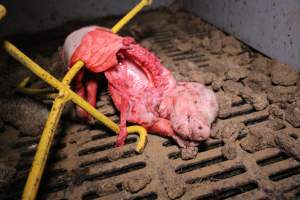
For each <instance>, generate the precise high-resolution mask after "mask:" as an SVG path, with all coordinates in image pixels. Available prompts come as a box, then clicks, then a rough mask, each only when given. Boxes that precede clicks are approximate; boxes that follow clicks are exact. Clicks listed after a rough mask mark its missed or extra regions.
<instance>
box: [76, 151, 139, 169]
mask: <svg viewBox="0 0 300 200" xmlns="http://www.w3.org/2000/svg"><path fill="white" fill-rule="evenodd" d="M136 155H137V153H136V152H135V150H129V151H125V152H124V153H123V155H122V156H121V158H123V159H124V158H130V157H133V156H136ZM109 162H111V161H110V160H109V159H108V158H107V157H103V158H99V159H96V160H91V161H86V162H83V163H81V164H80V167H81V168H83V167H87V166H92V165H97V164H105V163H109Z"/></svg>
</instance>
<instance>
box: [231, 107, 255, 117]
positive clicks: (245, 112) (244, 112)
mask: <svg viewBox="0 0 300 200" xmlns="http://www.w3.org/2000/svg"><path fill="white" fill-rule="evenodd" d="M254 112H256V110H255V109H253V108H245V109H243V110H237V111H235V112H232V113H231V114H230V116H229V117H228V118H231V117H237V116H240V115H248V114H251V113H254Z"/></svg>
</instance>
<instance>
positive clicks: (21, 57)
mask: <svg viewBox="0 0 300 200" xmlns="http://www.w3.org/2000/svg"><path fill="white" fill-rule="evenodd" d="M4 48H5V49H6V51H7V52H8V53H9V54H10V55H12V56H13V57H14V58H15V59H16V60H18V61H19V62H21V63H22V64H23V65H24V66H26V67H27V68H29V69H30V70H31V71H33V72H34V73H35V74H36V75H37V76H39V77H40V78H41V79H43V80H44V81H46V82H47V83H48V84H50V85H51V86H53V87H55V88H57V89H58V90H59V91H60V93H61V92H62V91H64V94H65V95H68V96H70V99H71V100H72V101H73V102H74V103H75V104H77V105H79V106H80V107H82V108H83V109H85V110H86V111H87V112H88V113H89V114H90V115H92V116H93V117H95V118H96V119H97V120H99V121H100V122H102V123H103V124H104V125H106V126H107V127H109V128H110V129H111V130H113V131H114V132H116V133H118V132H119V130H120V129H119V126H118V125H117V124H116V123H114V122H113V121H112V120H111V119H109V118H108V117H106V116H105V115H103V114H102V113H100V112H99V111H97V110H96V109H95V108H94V107H93V106H91V105H90V104H89V103H88V102H86V101H85V100H84V99H82V98H81V97H80V96H78V95H77V94H76V93H75V92H73V91H72V90H71V89H69V85H67V84H65V83H61V82H60V81H58V80H57V79H55V78H54V77H53V76H51V75H50V74H49V73H48V72H46V71H45V70H44V69H42V68H41V67H40V66H39V65H38V64H36V63H35V62H34V61H32V60H31V59H30V58H28V57H27V56H26V55H25V54H23V53H22V52H21V51H20V50H19V49H17V48H16V47H15V46H14V45H12V44H11V43H10V42H8V41H5V42H4ZM82 66H83V65H82V63H80V62H77V63H76V64H75V65H74V66H73V67H71V69H70V70H69V71H70V72H68V73H67V75H68V76H67V75H66V76H65V78H64V79H63V80H64V81H66V82H70V81H71V78H72V77H73V76H74V75H75V74H76V73H75V72H76V71H77V72H78V71H79V70H80V68H81V67H82ZM50 116H51V115H50ZM50 116H49V118H51V117H50ZM58 118H59V117H58ZM130 130H132V129H130ZM134 132H138V134H139V136H140V140H139V142H140V143H138V144H137V148H136V151H137V152H141V150H142V149H143V148H141V146H144V145H145V144H146V139H145V138H146V131H145V129H144V128H143V127H140V129H135V131H134ZM128 133H133V132H131V131H128ZM143 138H144V139H143Z"/></svg>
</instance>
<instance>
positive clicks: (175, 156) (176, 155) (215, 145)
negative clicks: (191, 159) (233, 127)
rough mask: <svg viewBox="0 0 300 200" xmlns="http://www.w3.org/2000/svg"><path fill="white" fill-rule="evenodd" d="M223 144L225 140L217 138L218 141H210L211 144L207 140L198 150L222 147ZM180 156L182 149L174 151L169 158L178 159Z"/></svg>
mask: <svg viewBox="0 0 300 200" xmlns="http://www.w3.org/2000/svg"><path fill="white" fill-rule="evenodd" d="M221 146H224V142H223V141H222V140H217V141H214V142H210V143H209V144H207V143H206V142H205V143H203V144H200V145H199V146H198V152H204V151H208V150H211V149H215V148H218V147H221ZM179 157H180V151H177V152H172V153H170V154H169V155H168V158H169V159H172V160H176V159H178V158H179Z"/></svg>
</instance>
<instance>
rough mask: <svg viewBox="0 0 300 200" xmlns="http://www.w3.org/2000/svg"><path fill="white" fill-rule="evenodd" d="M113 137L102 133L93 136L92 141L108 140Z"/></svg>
mask: <svg viewBox="0 0 300 200" xmlns="http://www.w3.org/2000/svg"><path fill="white" fill-rule="evenodd" d="M111 136H112V135H109V134H105V133H100V134H98V135H93V136H92V140H101V139H104V138H108V137H111Z"/></svg>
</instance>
